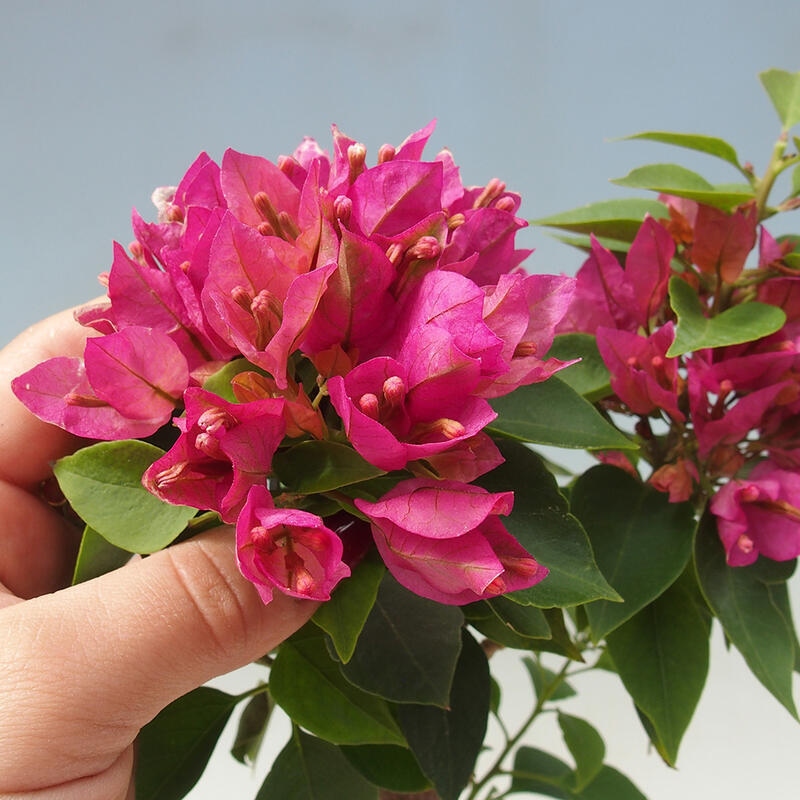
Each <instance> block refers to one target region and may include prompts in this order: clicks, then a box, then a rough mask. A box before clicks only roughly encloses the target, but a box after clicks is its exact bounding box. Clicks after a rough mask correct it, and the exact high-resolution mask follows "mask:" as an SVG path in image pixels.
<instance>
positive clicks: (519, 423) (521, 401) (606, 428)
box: [486, 376, 636, 450]
mask: <svg viewBox="0 0 800 800" xmlns="http://www.w3.org/2000/svg"><path fill="white" fill-rule="evenodd" d="M491 405H492V408H493V409H494V410H495V411H496V412H497V414H498V417H497V419H496V420H494V421H493V422H491V423H489V425H488V426H487V429H486V430H487V431H488V432H489V433H493V434H496V435H499V436H507V437H509V438H511V439H517V440H519V441H522V442H532V443H534V444H548V445H553V446H555V447H572V448H578V449H581V450H584V449H585V450H635V449H636V444H635V443H634V442H632V441H631V440H630V439H629V438H628V437H627V436H625V435H624V434H622V433H620V431H618V430H617V429H616V428H615V427H614V426H613V425H611V424H610V423H608V422H606V420H605V419H603V417H601V416H600V414H599V413H598V411H597V409H596V408H595V407H594V406H593V405H592V404H591V403H589V402H587V401H586V400H584V399H583V398H582V397H581V396H580V394H578V393H577V392H576V391H575V390H574V389H572V388H571V387H570V386H568V385H567V384H566V383H564V381H562V380H560V379H559V378H558V377H555V376H553V377H552V378H549V379H548V380H546V381H544V382H543V383H534V384H531V385H530V386H521V387H520V388H519V389H516V390H515V391H513V392H511V394H507V395H505V397H497V398H495V399H493V400H492V401H491Z"/></svg>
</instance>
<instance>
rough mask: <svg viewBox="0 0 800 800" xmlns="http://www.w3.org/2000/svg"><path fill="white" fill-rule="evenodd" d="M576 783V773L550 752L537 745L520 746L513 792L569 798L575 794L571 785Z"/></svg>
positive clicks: (513, 780) (564, 799) (515, 763)
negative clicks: (538, 747) (571, 789)
mask: <svg viewBox="0 0 800 800" xmlns="http://www.w3.org/2000/svg"><path fill="white" fill-rule="evenodd" d="M573 784H574V773H573V772H572V770H571V769H570V768H569V765H568V764H565V763H564V762H563V761H561V760H560V759H558V758H556V757H555V756H551V755H550V753H545V752H544V751H543V750H538V749H537V748H535V747H520V748H519V750H517V753H516V755H515V756H514V772H513V777H512V779H511V790H510V791H511V792H512V793H513V792H527V793H530V794H543V795H546V796H547V797H557V798H559V799H560V800H569V799H570V798H571V797H572V796H573V794H572V792H571V791H570V790H569V788H568V787H569V786H572V785H573Z"/></svg>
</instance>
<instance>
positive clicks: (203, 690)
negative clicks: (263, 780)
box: [136, 686, 239, 800]
mask: <svg viewBox="0 0 800 800" xmlns="http://www.w3.org/2000/svg"><path fill="white" fill-rule="evenodd" d="M238 702H239V698H238V697H234V696H233V695H229V694H226V693H225V692H220V691H219V690H217V689H211V688H209V687H207V686H201V687H200V688H199V689H195V690H194V691H193V692H189V694H186V695H184V696H183V697H180V698H178V699H177V700H176V701H175V702H174V703H171V704H170V705H168V706H167V707H166V708H165V709H164V710H163V711H162V712H161V713H160V714H159V715H158V716H157V717H156V718H155V719H154V720H153V721H152V722H149V723H148V724H147V725H145V726H144V728H142V730H141V732H140V734H139V738H138V739H137V740H136V741H137V757H136V797H137V800H180V798H181V797H185V796H186V795H187V794H188V793H189V791H190V790H191V788H192V787H193V786H194V785H195V784H196V783H197V781H198V780H199V779H200V776H201V775H202V774H203V770H204V769H205V768H206V764H207V763H208V760H209V758H211V754H212V752H213V751H214V747H215V746H216V744H217V740H218V739H219V737H220V734H221V733H222V730H223V729H224V727H225V724H226V723H227V721H228V718H229V717H230V715H231V713H232V712H233V709H234V707H235V706H236V704H237V703H238Z"/></svg>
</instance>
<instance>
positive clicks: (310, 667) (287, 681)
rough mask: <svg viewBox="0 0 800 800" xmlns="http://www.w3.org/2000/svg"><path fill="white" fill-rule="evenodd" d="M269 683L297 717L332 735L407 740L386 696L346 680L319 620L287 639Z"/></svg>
mask: <svg viewBox="0 0 800 800" xmlns="http://www.w3.org/2000/svg"><path fill="white" fill-rule="evenodd" d="M269 688H270V694H271V695H272V697H273V699H274V700H275V702H276V703H277V704H278V705H279V706H280V707H281V708H282V709H283V710H284V711H285V712H286V713H287V714H288V715H289V716H290V717H291V718H292V720H294V721H295V722H296V723H297V724H298V725H301V726H302V727H303V728H305V729H306V730H308V731H310V732H311V733H313V734H315V735H316V736H319V737H320V738H322V739H325V740H326V741H329V742H332V743H334V744H399V745H404V744H405V741H404V739H403V736H402V734H401V733H400V730H399V728H398V727H397V724H396V723H395V721H394V718H393V717H392V715H391V712H390V711H389V706H388V704H387V703H386V701H385V700H383V699H382V698H380V697H376V696H375V695H374V694H368V693H367V692H364V691H362V690H360V689H359V688H358V687H356V686H354V685H353V684H352V683H350V682H349V681H348V680H345V678H344V676H343V675H342V674H341V672H340V669H339V664H338V663H337V662H335V661H334V660H333V659H332V658H331V657H330V655H328V650H327V648H326V647H325V639H324V634H323V633H322V632H321V631H319V630H318V629H317V628H316V627H314V626H313V625H311V626H306V627H305V628H303V629H302V630H301V631H300V632H299V633H297V634H296V635H295V636H293V637H292V638H291V639H289V640H288V641H286V642H284V643H283V644H282V645H281V647H280V649H279V650H278V655H277V657H276V659H275V663H274V664H273V666H272V670H271V671H270V680H269Z"/></svg>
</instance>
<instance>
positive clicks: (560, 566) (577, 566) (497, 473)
mask: <svg viewBox="0 0 800 800" xmlns="http://www.w3.org/2000/svg"><path fill="white" fill-rule="evenodd" d="M498 447H499V448H500V452H501V453H502V454H503V457H504V458H505V462H504V463H503V464H501V465H500V466H499V467H497V469H494V470H492V471H491V472H490V473H489V474H487V475H484V476H483V477H481V479H480V480H479V481H478V482H479V483H480V484H481V485H482V486H483V487H484V488H486V489H488V490H489V491H491V492H499V491H508V490H509V489H512V490H513V491H514V508H513V510H512V512H511V514H510V515H509V516H508V517H506V518H505V519H504V523H505V526H506V528H507V529H508V530H509V532H510V533H511V534H512V535H513V536H514V537H515V538H516V539H517V540H518V541H519V542H520V544H521V545H522V546H523V547H524V548H525V549H526V550H527V551H528V552H529V553H531V554H532V555H533V557H534V558H535V559H536V560H537V561H538V562H539V563H541V564H543V565H544V566H546V567H547V568H548V569H549V570H550V574H549V575H548V576H547V577H546V578H545V579H544V580H543V581H541V582H540V583H537V584H536V585H535V586H532V587H531V588H530V589H523V590H521V591H518V592H513V593H511V594H509V595H508V598H509V599H510V600H513V601H515V602H518V603H525V604H531V605H535V606H539V607H540V608H552V607H555V606H571V605H578V604H580V603H587V602H589V601H590V600H597V599H599V598H605V599H608V600H614V599H617V600H618V599H619V595H618V594H617V593H616V592H615V591H614V589H613V588H612V587H611V586H609V584H608V582H607V581H606V579H605V578H604V577H603V574H602V572H601V571H600V569H599V568H598V566H597V563H596V561H595V558H594V554H593V553H592V548H591V545H590V544H589V539H588V537H587V535H586V531H584V529H583V528H582V527H581V524H580V523H579V522H578V520H577V519H576V518H575V517H574V516H572V514H570V513H569V509H568V507H567V501H566V500H565V499H564V496H563V495H562V494H561V492H560V491H559V490H558V486H557V485H556V481H555V478H554V477H553V476H552V475H551V474H550V472H549V471H548V470H547V468H546V467H545V465H544V462H543V461H542V459H541V458H540V457H539V456H538V455H537V454H536V453H534V452H533V451H532V450H530V449H529V448H527V447H526V446H525V445H523V444H520V443H519V442H513V441H500V442H498Z"/></svg>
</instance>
